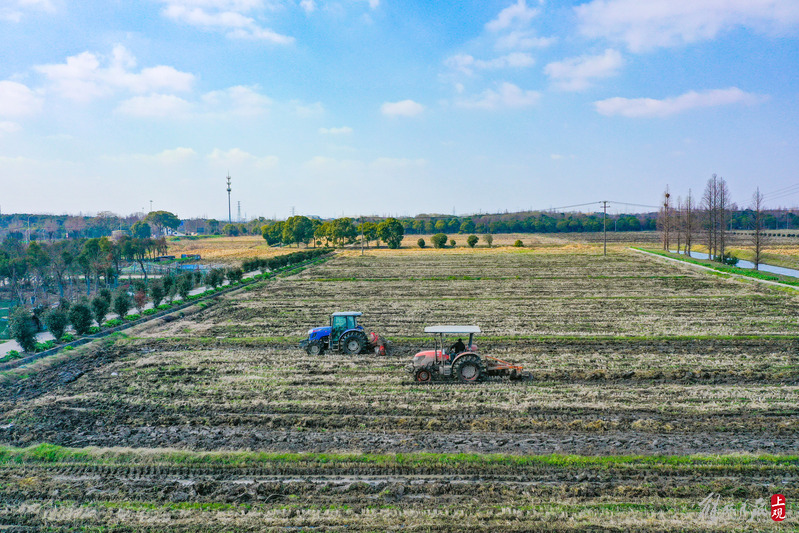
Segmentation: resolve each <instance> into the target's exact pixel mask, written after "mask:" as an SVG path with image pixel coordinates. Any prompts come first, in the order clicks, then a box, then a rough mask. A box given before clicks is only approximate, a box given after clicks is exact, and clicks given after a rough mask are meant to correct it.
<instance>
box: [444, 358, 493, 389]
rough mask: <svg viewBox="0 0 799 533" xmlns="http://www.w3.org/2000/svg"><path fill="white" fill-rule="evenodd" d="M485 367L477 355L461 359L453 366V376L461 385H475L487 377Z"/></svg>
mask: <svg viewBox="0 0 799 533" xmlns="http://www.w3.org/2000/svg"><path fill="white" fill-rule="evenodd" d="M485 371H486V369H485V365H484V363H483V361H482V360H481V359H480V358H479V357H478V356H476V355H464V356H461V357H459V358H458V359H457V360H456V361H455V364H453V365H452V375H453V376H454V377H456V378H458V381H460V382H461V383H475V382H477V381H480V379H481V378H482V377H483V376H484V375H485Z"/></svg>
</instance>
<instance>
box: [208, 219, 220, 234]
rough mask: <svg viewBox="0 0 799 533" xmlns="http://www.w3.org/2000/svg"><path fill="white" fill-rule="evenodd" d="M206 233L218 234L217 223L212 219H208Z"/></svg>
mask: <svg viewBox="0 0 799 533" xmlns="http://www.w3.org/2000/svg"><path fill="white" fill-rule="evenodd" d="M208 231H209V232H210V233H212V234H216V233H218V232H219V221H218V220H216V219H214V218H210V219H208Z"/></svg>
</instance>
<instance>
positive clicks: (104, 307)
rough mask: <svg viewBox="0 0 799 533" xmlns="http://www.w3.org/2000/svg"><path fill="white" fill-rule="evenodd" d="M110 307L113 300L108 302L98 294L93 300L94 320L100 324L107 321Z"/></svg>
mask: <svg viewBox="0 0 799 533" xmlns="http://www.w3.org/2000/svg"><path fill="white" fill-rule="evenodd" d="M109 292H110V291H109ZM110 307H111V300H110V299H109V300H106V299H105V298H104V297H103V296H102V295H100V294H98V295H97V296H96V297H95V298H94V299H93V300H92V313H93V314H94V319H95V320H96V321H97V323H98V324H102V323H103V322H104V321H105V315H107V314H108V309H109V308H110Z"/></svg>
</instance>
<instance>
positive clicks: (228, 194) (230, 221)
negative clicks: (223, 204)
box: [227, 173, 233, 224]
mask: <svg viewBox="0 0 799 533" xmlns="http://www.w3.org/2000/svg"><path fill="white" fill-rule="evenodd" d="M227 223H228V224H233V217H232V216H231V211H230V174H229V173H228V175H227Z"/></svg>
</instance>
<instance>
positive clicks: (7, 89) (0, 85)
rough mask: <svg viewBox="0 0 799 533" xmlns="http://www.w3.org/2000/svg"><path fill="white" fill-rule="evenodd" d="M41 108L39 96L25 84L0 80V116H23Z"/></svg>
mask: <svg viewBox="0 0 799 533" xmlns="http://www.w3.org/2000/svg"><path fill="white" fill-rule="evenodd" d="M41 108H42V100H41V98H39V97H38V96H37V95H36V93H34V92H33V91H32V90H30V89H29V88H28V87H27V86H26V85H23V84H22V83H17V82H15V81H0V116H2V117H23V116H26V115H32V114H34V113H37V112H38V111H39V110H41Z"/></svg>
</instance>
